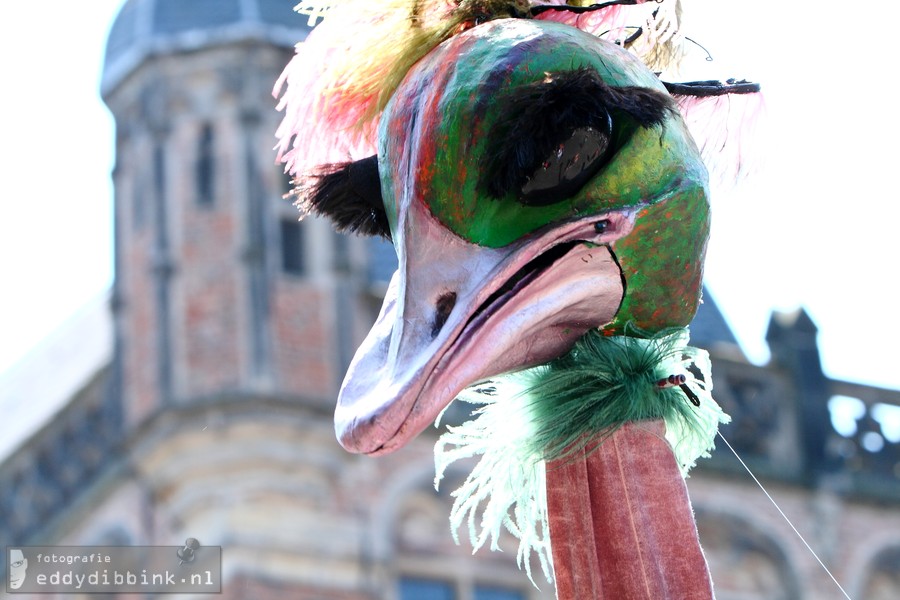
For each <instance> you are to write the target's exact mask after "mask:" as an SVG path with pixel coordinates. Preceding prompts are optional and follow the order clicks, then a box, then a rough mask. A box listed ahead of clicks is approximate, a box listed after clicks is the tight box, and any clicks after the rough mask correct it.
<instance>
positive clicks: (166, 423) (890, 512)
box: [0, 0, 900, 600]
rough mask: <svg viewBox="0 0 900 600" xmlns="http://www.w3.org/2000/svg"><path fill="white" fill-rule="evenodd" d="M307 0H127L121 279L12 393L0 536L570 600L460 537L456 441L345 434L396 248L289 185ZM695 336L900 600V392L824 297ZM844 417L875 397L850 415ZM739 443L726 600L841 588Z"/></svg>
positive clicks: (763, 462) (228, 588)
mask: <svg viewBox="0 0 900 600" xmlns="http://www.w3.org/2000/svg"><path fill="white" fill-rule="evenodd" d="M293 4H294V0H191V1H189V2H186V1H183V0H129V1H128V2H126V3H125V5H124V7H123V8H122V10H121V12H120V14H119V15H118V17H117V19H116V21H115V23H114V24H113V26H112V28H111V31H110V35H109V40H108V46H107V56H106V63H105V66H104V75H103V83H102V94H103V97H104V99H105V101H106V103H107V105H108V106H109V108H110V110H111V111H112V113H113V115H114V116H115V120H116V127H117V136H116V157H117V158H116V167H115V170H114V172H113V179H114V184H115V219H116V222H115V231H116V243H115V252H116V277H115V285H114V288H113V290H112V295H111V297H110V298H107V299H105V300H104V301H102V302H99V303H98V304H97V305H95V306H92V307H88V308H86V309H85V311H84V312H83V314H82V315H80V316H79V317H78V318H76V319H75V320H74V321H73V322H72V323H71V324H69V325H68V326H67V327H66V328H64V329H63V330H61V331H60V332H59V334H58V335H57V336H56V337H55V338H54V339H52V340H50V341H49V342H48V343H47V344H45V345H44V347H43V348H42V349H41V350H40V351H38V352H36V353H35V355H34V356H32V357H30V358H29V359H28V360H27V361H25V362H23V364H21V365H19V366H18V367H17V368H16V369H14V370H12V371H11V372H9V373H8V374H7V375H6V376H5V377H4V378H3V379H2V380H0V403H2V405H3V406H4V407H7V408H8V407H12V406H18V407H19V409H18V410H8V411H7V412H6V413H5V416H4V422H3V424H2V426H0V543H2V544H3V545H6V544H16V545H25V544H85V545H177V544H180V543H182V542H183V541H184V539H185V538H187V537H195V538H198V539H199V540H200V541H201V542H202V543H204V544H207V545H220V546H222V547H223V552H224V558H223V561H224V563H223V568H224V573H225V579H226V583H225V586H224V594H223V597H224V598H235V599H238V598H240V599H243V598H248V599H251V598H252V599H256V598H297V599H301V600H306V599H308V600H313V599H332V598H333V599H360V600H362V599H375V598H378V599H385V600H411V599H420V600H444V599H447V600H451V599H457V600H517V599H525V598H529V599H536V598H552V597H553V591H552V586H549V585H546V584H545V585H543V586H542V588H543V592H540V591H538V590H536V589H535V588H533V587H532V586H531V585H530V584H529V583H528V581H527V579H526V578H525V577H524V575H523V574H522V573H520V572H519V571H518V570H517V568H516V567H515V564H514V562H515V561H514V559H515V552H506V553H491V552H488V551H486V550H483V551H481V552H479V553H478V554H477V555H475V556H474V557H473V556H471V555H470V550H469V548H468V546H467V545H466V544H465V543H464V544H463V546H460V547H457V546H455V545H454V544H453V542H452V539H451V537H450V534H449V530H448V521H447V515H448V512H449V505H450V503H451V499H450V497H449V494H448V492H447V490H448V489H452V488H453V485H452V483H453V482H452V481H451V482H448V485H446V486H445V487H443V488H442V490H441V492H439V493H437V492H435V491H434V489H433V487H432V478H433V462H432V460H433V459H432V457H431V448H432V446H433V443H434V440H435V438H436V434H435V433H426V434H425V435H424V436H422V437H421V438H420V439H419V440H417V441H416V442H415V443H413V444H412V445H411V446H410V447H409V448H406V449H404V450H402V451H400V452H397V453H396V454H393V455H391V456H388V457H383V458H378V459H371V458H364V457H358V456H352V455H349V454H347V453H345V452H344V451H343V450H342V449H341V448H340V447H339V446H338V444H337V442H336V441H335V439H334V435H333V432H332V423H331V416H332V415H331V413H332V410H333V403H334V398H335V397H336V392H337V388H338V386H339V384H340V380H341V378H342V375H343V372H344V369H345V367H346V366H347V364H348V363H349V361H350V358H351V357H352V355H353V352H354V350H355V348H356V346H357V344H358V343H359V341H360V340H361V339H362V337H363V336H364V334H365V333H366V331H367V330H368V327H369V325H370V324H371V322H372V321H373V320H374V317H375V315H376V313H377V309H378V307H379V305H380V297H381V294H382V293H383V290H384V288H385V285H386V282H387V280H388V278H389V276H390V273H391V272H392V270H393V268H394V265H395V260H396V259H395V258H394V255H393V250H392V249H391V247H390V246H389V245H387V244H385V243H383V242H379V241H374V240H367V239H362V238H347V237H344V236H339V235H336V234H334V233H332V231H331V230H330V228H329V225H328V224H327V223H325V222H322V221H319V220H316V219H306V220H304V221H302V222H300V221H298V220H297V213H296V210H295V209H294V208H293V207H292V206H291V205H290V203H289V202H287V201H285V200H283V199H282V195H283V194H284V193H285V192H286V190H287V181H286V178H285V176H284V175H283V174H282V173H281V169H280V167H279V166H278V165H276V164H275V160H274V154H273V151H272V147H273V145H274V137H273V132H274V131H275V128H276V125H277V123H278V121H279V116H278V114H277V113H276V112H275V110H274V104H275V103H274V101H273V99H272V95H271V88H272V84H273V82H274V81H275V80H276V78H277V76H278V75H279V73H280V71H281V69H282V67H283V66H284V65H285V64H286V62H287V60H288V59H289V57H290V56H291V54H292V47H293V44H294V43H296V42H298V41H301V40H302V39H303V38H304V37H305V35H306V34H307V33H308V31H309V28H308V26H307V22H306V19H305V18H303V17H300V16H298V15H296V14H295V13H293V12H292V10H291V8H292V5H293ZM692 333H693V338H694V343H695V344H697V345H700V346H703V347H706V348H708V349H709V350H710V351H711V353H712V355H713V357H714V363H715V369H714V373H715V392H716V397H717V399H718V400H719V402H720V403H721V404H722V405H723V406H724V408H725V409H726V411H727V412H729V413H730V414H731V415H732V416H733V419H734V421H733V423H732V424H731V425H729V426H727V427H725V428H724V429H723V432H724V433H725V435H726V436H727V437H728V439H729V440H730V441H731V443H732V444H733V445H734V446H735V447H736V448H737V449H738V451H739V452H740V453H741V455H742V456H743V457H744V458H745V459H746V460H747V462H748V463H749V465H750V467H751V468H752V469H753V470H754V471H755V472H756V473H757V474H758V475H759V476H760V477H761V479H762V481H763V482H764V484H765V485H766V487H767V489H769V491H770V492H771V493H773V495H774V496H775V498H776V499H777V500H778V502H779V504H780V505H781V507H782V508H783V509H784V511H785V512H786V513H787V514H788V515H789V516H790V517H791V518H792V520H793V521H794V523H795V524H796V526H797V527H798V529H799V530H800V531H801V532H803V533H804V535H805V536H806V537H807V539H808V541H809V542H810V543H811V544H812V545H813V547H814V548H816V549H817V551H818V552H819V553H820V555H821V557H822V559H823V560H824V561H825V563H826V564H827V565H828V566H829V568H830V569H831V570H832V571H833V572H834V573H835V575H836V576H837V577H838V579H839V580H840V581H841V582H842V583H843V584H844V586H845V587H846V588H847V591H848V592H849V593H850V595H851V596H852V597H853V598H856V599H860V598H867V599H871V600H880V599H896V598H900V452H898V440H897V439H896V438H893V437H891V434H889V433H888V432H886V431H885V430H884V429H883V427H882V425H881V422H880V421H879V419H880V418H881V417H880V415H881V414H882V413H884V412H885V411H889V410H890V409H891V407H896V406H898V405H900V392H896V391H890V390H883V389H877V388H872V387H866V386H861V385H856V384H852V383H848V382H841V381H833V380H830V379H828V378H826V377H825V376H824V375H823V374H822V371H821V368H820V364H819V356H818V350H817V346H816V328H815V325H814V324H813V323H812V321H811V320H810V319H809V318H808V316H807V315H806V314H805V313H803V312H799V313H797V314H794V315H776V316H775V317H774V318H773V320H772V323H771V327H770V330H769V335H768V341H769V344H770V347H771V350H772V360H771V362H770V364H768V365H767V366H764V367H758V366H754V365H751V364H749V363H748V362H747V361H746V360H745V359H744V357H743V355H742V354H741V352H740V350H739V348H738V346H737V343H736V341H735V339H734V337H733V336H732V334H731V332H730V331H729V329H728V326H727V324H726V323H725V321H724V319H723V318H722V316H721V315H720V313H719V312H718V309H717V308H716V306H715V304H714V303H713V302H712V300H711V298H709V296H708V295H707V298H706V303H705V304H704V305H703V307H702V308H701V311H700V314H699V315H698V317H697V320H696V322H695V323H694V325H693V326H692ZM842 399H843V400H842ZM829 406H831V408H832V409H833V410H834V411H837V410H838V409H839V408H840V407H844V408H847V407H850V408H851V409H853V410H855V411H856V413H855V414H853V415H852V416H851V418H850V427H849V428H848V429H847V430H843V431H841V432H838V431H836V430H835V429H834V427H833V425H832V414H831V413H830V411H829ZM851 412H852V411H851ZM9 415H12V418H9V417H8V416H9ZM455 418H461V415H460V413H459V411H457V414H456V416H455ZM882 420H884V419H882ZM854 423H855V430H854V427H853V424H854ZM719 446H720V448H719V450H718V452H717V453H716V454H715V456H714V457H713V458H712V459H710V460H707V461H704V462H703V464H702V465H701V467H699V468H698V469H697V470H696V471H695V472H694V474H693V475H692V477H691V478H690V479H689V482H688V483H689V487H690V489H691V494H692V498H693V502H694V506H695V510H696V513H697V519H698V524H699V528H700V533H701V538H702V541H703V545H704V548H705V550H706V552H707V556H708V559H709V562H710V564H711V568H712V571H713V577H714V580H715V582H716V586H717V593H718V598H719V600H750V599H767V600H773V599H785V600H794V599H816V600H818V599H828V598H840V597H841V594H840V592H839V591H838V590H837V588H836V587H835V586H834V584H833V583H832V582H831V581H830V580H829V579H828V577H827V575H826V574H825V573H824V571H822V570H821V568H820V567H819V566H818V565H817V564H816V562H815V559H814V558H813V557H812V556H811V555H810V554H809V552H808V551H807V550H806V548H805V547H804V546H803V544H802V542H801V541H799V540H798V539H797V538H796V536H794V534H793V533H792V532H791V531H790V529H789V527H788V525H787V524H786V523H785V522H784V521H783V520H781V517H780V516H779V515H778V513H777V511H776V510H775V509H774V507H772V506H771V504H770V503H769V501H768V500H767V499H766V497H765V496H764V495H763V493H762V492H761V491H760V490H759V489H758V488H757V487H756V486H755V484H754V483H753V482H752V480H751V479H750V477H749V476H748V475H747V474H746V473H745V472H744V471H743V470H742V468H741V467H740V465H739V464H738V463H737V461H736V459H735V458H734V457H733V456H732V455H731V454H730V453H729V452H728V451H727V449H725V448H724V447H723V445H722V444H719ZM461 475H462V473H461V472H457V473H455V475H454V476H455V477H460V476H461ZM5 568H6V567H5V566H2V567H0V573H2V572H4V569H5Z"/></svg>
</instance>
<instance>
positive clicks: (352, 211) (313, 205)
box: [293, 156, 391, 240]
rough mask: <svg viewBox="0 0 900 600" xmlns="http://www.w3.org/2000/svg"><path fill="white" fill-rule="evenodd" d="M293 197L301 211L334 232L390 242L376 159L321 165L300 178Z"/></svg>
mask: <svg viewBox="0 0 900 600" xmlns="http://www.w3.org/2000/svg"><path fill="white" fill-rule="evenodd" d="M293 193H294V194H295V195H296V196H297V202H296V204H297V206H298V207H300V208H301V210H305V211H308V212H312V213H315V214H317V215H322V216H324V217H328V218H329V219H331V221H332V222H333V223H334V227H335V229H336V230H338V231H342V232H350V233H358V234H361V235H380V236H381V237H384V238H386V239H388V240H389V239H391V229H390V225H389V223H388V218H387V212H386V211H385V208H384V200H383V198H382V196H381V179H380V177H379V175H378V157H377V156H370V157H368V158H364V159H362V160H358V161H355V162H347V163H340V164H332V165H323V166H322V167H320V168H319V170H318V171H317V172H315V173H312V174H307V175H305V176H303V177H302V178H301V179H300V181H299V185H298V186H297V187H296V188H295V190H294V192H293Z"/></svg>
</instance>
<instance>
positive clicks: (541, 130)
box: [482, 67, 676, 206]
mask: <svg viewBox="0 0 900 600" xmlns="http://www.w3.org/2000/svg"><path fill="white" fill-rule="evenodd" d="M544 75H545V76H544V78H543V79H541V80H539V81H535V82H532V83H529V84H526V85H523V86H520V87H518V88H515V89H512V90H510V91H509V92H507V94H506V97H504V98H501V99H500V100H499V102H501V103H502V106H504V108H505V116H504V117H501V118H500V119H498V121H497V122H496V123H495V124H494V126H493V127H492V128H491V130H490V134H489V135H490V141H489V142H488V145H489V147H488V153H487V156H488V159H487V162H488V164H487V165H486V168H485V171H484V173H485V175H484V180H483V181H482V186H483V189H484V190H485V191H486V192H487V193H488V195H489V196H492V197H493V198H497V199H500V198H504V197H507V196H508V195H509V194H513V195H514V196H515V198H516V200H518V201H519V202H521V203H522V204H524V205H526V206H547V205H550V204H555V203H558V202H562V201H563V200H566V199H567V198H571V197H572V196H573V195H575V194H576V193H577V192H578V190H580V189H581V188H582V187H583V186H584V185H585V184H586V183H587V182H588V181H590V180H591V179H592V178H593V177H594V176H596V175H597V173H599V172H600V171H601V169H603V167H604V165H606V164H607V163H608V162H609V161H610V160H611V158H612V156H613V154H614V153H615V151H616V147H620V145H621V143H620V142H615V141H614V140H620V138H621V135H622V134H623V132H625V131H626V130H627V126H626V127H623V126H622V123H623V122H629V123H632V124H633V126H641V127H654V126H658V125H662V123H663V122H664V121H665V119H666V117H667V116H668V114H669V113H670V112H675V110H676V109H675V105H674V103H673V101H672V98H671V97H670V96H668V95H667V94H665V93H663V92H660V91H658V90H655V89H650V88H641V87H634V86H626V87H614V86H610V85H607V84H606V83H605V82H604V81H603V80H602V79H601V77H600V75H599V74H598V73H597V72H595V71H593V70H591V69H589V68H586V67H583V68H579V69H576V70H574V71H566V72H562V73H545V74H544ZM611 115H616V121H618V122H619V123H618V124H617V123H615V122H614V121H613V117H612V116H611ZM617 144H618V146H617Z"/></svg>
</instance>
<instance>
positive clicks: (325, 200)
mask: <svg viewBox="0 0 900 600" xmlns="http://www.w3.org/2000/svg"><path fill="white" fill-rule="evenodd" d="M318 4H321V3H310V2H307V3H305V5H306V10H307V12H308V13H315V12H316V10H317V8H316V6H317V5H318ZM384 4H387V5H389V6H387V7H384V6H377V3H372V2H367V3H362V2H352V3H349V5H345V6H341V7H340V8H339V9H333V10H334V11H342V12H343V15H344V18H343V20H342V18H340V17H334V18H333V17H332V16H331V15H329V16H327V17H326V18H325V21H324V23H323V24H322V25H321V26H320V27H319V28H317V30H315V31H314V32H313V34H311V36H310V39H309V40H308V41H307V42H305V43H304V44H300V45H299V46H298V55H297V57H296V58H295V59H294V61H293V62H292V64H291V65H290V66H289V67H288V69H287V70H286V72H285V76H284V77H283V79H284V80H286V81H287V83H288V90H287V92H286V93H285V95H284V97H283V99H282V107H283V108H285V109H286V115H285V120H284V122H283V124H282V127H281V130H280V132H279V133H280V135H281V138H282V145H281V152H282V158H283V160H284V161H285V162H286V163H287V167H288V170H289V171H290V172H291V173H292V174H293V175H294V176H295V178H296V181H297V182H298V186H299V187H298V194H299V195H300V203H301V205H302V206H303V207H304V208H305V209H307V210H309V211H312V212H314V213H318V214H323V215H326V216H329V217H331V218H332V219H333V220H334V221H335V223H336V225H337V226H338V228H339V229H343V230H350V231H356V232H359V233H363V234H369V235H382V236H385V237H388V238H390V239H391V240H392V241H393V244H394V246H395V248H396V251H397V255H398V257H399V269H398V271H397V272H396V273H395V275H394V277H393V280H392V281H391V284H390V286H389V289H388V291H387V294H386V297H385V300H384V305H383V307H382V310H381V314H380V315H379V317H378V320H377V322H376V324H375V325H374V327H373V328H372V330H371V332H370V333H369V335H368V337H367V338H366V340H365V341H364V342H363V344H362V346H361V347H360V348H359V350H358V352H357V354H356V357H355V358H354V360H353V362H352V364H351V366H350V369H349V371H348V373H347V376H346V379H345V380H344V384H343V386H342V389H341V391H340V397H339V399H338V406H337V411H336V415H335V423H336V430H337V435H338V438H339V439H340V442H341V444H342V445H343V446H344V447H345V448H347V449H348V450H350V451H352V452H357V453H365V454H382V453H387V452H391V451H393V450H396V449H398V448H400V447H402V446H403V445H404V444H405V443H406V442H408V441H409V440H410V439H411V438H413V437H414V436H416V435H418V434H419V433H420V432H421V431H422V430H423V429H424V428H426V427H427V426H428V425H430V424H431V423H433V422H434V421H435V419H436V417H437V416H438V415H439V414H440V413H441V411H443V410H444V408H445V407H446V406H447V405H448V404H449V403H450V402H451V401H453V400H454V398H456V397H457V395H458V394H460V392H462V391H463V390H464V389H465V388H467V387H468V386H471V385H473V384H476V383H478V382H483V381H485V380H487V379H489V378H492V377H495V376H497V375H500V374H503V373H507V372H513V371H518V370H522V369H526V368H528V367H533V366H535V365H541V364H544V363H548V362H550V361H553V360H555V359H557V358H558V357H561V356H563V355H566V354H567V353H569V352H570V350H571V349H572V348H573V345H574V344H576V342H577V341H578V340H579V339H580V338H582V337H583V336H585V334H587V333H589V332H592V335H595V336H596V335H597V333H596V332H600V333H601V334H602V336H600V337H605V338H610V339H623V338H646V337H652V336H654V335H655V334H657V333H658V332H665V331H668V330H669V329H670V328H673V327H679V328H680V327H685V326H686V325H688V324H689V322H690V321H691V319H692V318H693V316H694V313H695V311H696V309H697V305H698V302H699V296H700V290H701V277H702V265H703V257H704V251H705V246H706V240H707V235H708V229H709V202H708V198H707V196H708V194H707V171H706V168H705V166H704V164H703V161H702V160H701V156H700V151H699V150H698V147H697V145H695V143H694V141H693V140H692V138H691V135H690V134H689V133H688V130H687V128H686V126H685V124H684V122H683V120H682V117H681V115H680V113H679V110H678V106H677V104H676V101H675V100H674V99H673V97H672V96H671V95H670V94H669V93H668V92H667V90H666V87H665V86H664V85H663V83H661V81H660V79H659V78H658V77H657V76H656V75H655V74H654V73H653V72H652V71H651V70H650V69H649V68H648V67H647V66H646V65H645V63H644V61H642V60H641V58H640V57H639V56H636V54H635V53H634V52H632V51H630V50H635V49H638V50H640V49H641V48H639V44H640V43H641V40H642V39H643V40H644V41H643V43H644V46H643V50H644V52H643V54H642V53H641V52H638V53H637V54H642V56H643V58H644V59H645V60H647V58H648V56H651V55H652V56H653V57H655V58H653V60H658V61H663V60H665V59H664V58H660V56H662V55H666V52H663V51H662V48H663V46H664V44H662V43H661V38H663V37H665V35H663V33H660V31H659V30H657V31H656V38H655V41H656V42H660V43H657V44H651V43H649V42H647V41H646V38H647V36H646V35H643V37H641V34H642V33H643V32H644V31H645V30H646V28H647V25H646V21H645V26H644V29H643V30H642V29H637V30H635V29H633V28H632V29H629V28H625V27H621V28H620V29H619V30H618V31H620V32H622V35H621V36H620V37H619V38H616V39H617V40H618V42H619V43H618V44H617V43H611V42H608V41H604V40H603V39H600V37H598V36H597V35H594V34H593V33H603V30H604V29H605V30H606V32H607V33H608V32H609V31H613V30H615V27H614V26H613V25H612V24H614V22H616V21H617V19H621V10H620V9H624V8H630V7H631V5H641V4H642V3H641V2H640V1H624V2H612V3H607V4H605V5H592V6H590V7H578V6H571V5H575V4H582V3H577V2H570V3H565V2H559V1H557V2H543V3H529V2H527V1H523V0H519V1H487V0H485V1H481V2H472V1H467V0H456V1H450V2H445V1H441V2H438V1H432V2H410V1H407V2H400V1H398V0H393V1H389V2H386V3H384ZM532 4H535V5H536V6H532ZM653 4H655V3H653ZM662 4H664V5H671V4H673V3H672V2H666V3H662ZM311 5H312V6H311ZM350 5H352V6H350ZM537 5H540V6H537ZM303 6H304V5H301V7H303ZM373 6H374V8H373ZM436 7H441V8H436ZM367 11H368V13H367ZM429 11H431V12H429ZM616 11H619V12H616ZM645 13H646V11H645ZM647 14H650V13H647ZM652 16H653V17H655V18H657V22H659V21H660V20H661V19H662V17H661V16H660V15H659V9H658V8H657V9H656V11H655V12H653V13H652ZM535 17H537V18H535ZM586 18H588V19H593V21H592V25H591V29H592V31H593V33H588V32H585V31H582V30H581V29H580V28H578V27H575V26H573V24H577V22H578V21H579V20H583V19H586ZM332 19H333V20H332ZM354 19H355V20H356V21H357V22H363V23H366V26H365V27H357V28H355V29H354V28H352V27H350V26H349V25H348V24H347V23H348V22H352V21H353V20H354ZM560 21H561V22H560ZM390 27H394V28H396V31H395V32H393V33H386V30H389V28H390ZM669 37H671V32H670V36H669ZM323 40H330V41H328V42H327V43H326V42H325V41H323ZM669 54H671V53H669ZM282 83H283V82H282ZM713 89H721V86H719V87H718V88H717V87H716V86H715V85H713ZM682 380H683V378H682Z"/></svg>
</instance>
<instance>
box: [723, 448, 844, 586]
mask: <svg viewBox="0 0 900 600" xmlns="http://www.w3.org/2000/svg"><path fill="white" fill-rule="evenodd" d="M719 437H720V438H722V441H723V442H725V445H726V446H728V449H729V450H731V452H732V454H734V456H735V458H737V459H738V462H740V463H741V466H743V467H744V469H746V470H747V472H748V473H750V477H752V478H753V481H755V482H756V485H758V486H759V489H761V490H762V491H763V494H765V495H766V498H768V499H769V501H770V502H771V503H772V505H773V506H775V508H776V509H777V510H778V512H779V514H781V516H782V517H784V520H785V521H787V524H788V525H790V526H791V529H793V530H794V533H796V534H797V537H798V538H800V541H801V542H803V545H805V546H806V549H807V550H809V552H810V554H812V555H813V557H815V559H816V560H817V561H819V564H820V565H821V566H822V568H823V569H825V572H826V573H828V576H829V577H831V580H832V581H833V582H834V585H836V586H838V589H839V590H841V593H842V594H844V597H845V598H847V600H853V599H852V598H851V597H850V595H849V594H848V593H847V592H846V591H844V588H843V587H841V584H840V583H838V580H837V579H835V578H834V575H832V574H831V571H829V570H828V567H826V566H825V563H823V562H822V559H821V558H819V555H818V554H816V551H815V550H813V549H812V546H810V545H809V544H808V543H807V542H806V540H805V539H804V538H803V536H802V535H800V532H799V531H797V528H796V527H794V524H793V523H791V520H790V519H788V517H787V515H786V514H784V511H783V510H781V507H780V506H778V503H777V502H775V499H774V498H772V496H770V495H769V492H767V491H766V488H764V487H763V484H762V483H760V481H759V479H757V478H756V475H754V474H753V471H751V470H750V467H748V466H747V463H745V462H744V460H743V459H742V458H741V457H740V456H739V455H738V453H737V451H736V450H735V449H734V448H733V447H732V446H731V444H729V443H728V440H726V439H725V436H724V435H722V432H721V431H720V432H719Z"/></svg>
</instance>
